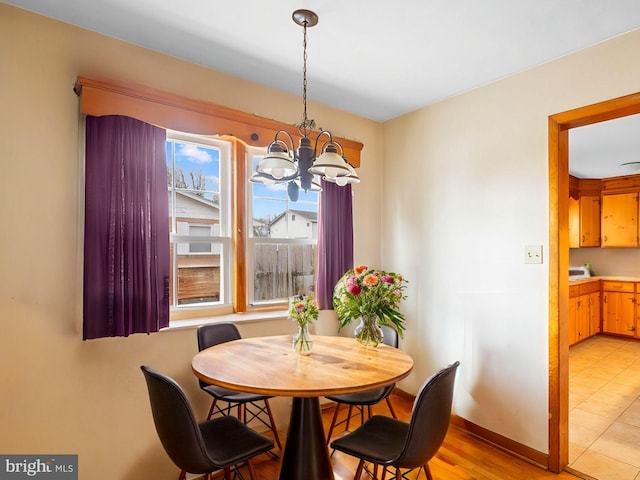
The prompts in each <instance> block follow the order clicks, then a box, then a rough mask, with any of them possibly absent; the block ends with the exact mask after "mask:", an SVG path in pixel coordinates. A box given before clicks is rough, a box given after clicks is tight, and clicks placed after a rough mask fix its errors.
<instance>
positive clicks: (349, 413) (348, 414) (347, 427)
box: [344, 405, 353, 432]
mask: <svg viewBox="0 0 640 480" xmlns="http://www.w3.org/2000/svg"><path fill="white" fill-rule="evenodd" d="M352 410H353V405H349V411H348V412H347V426H346V427H344V429H345V430H346V431H347V432H348V431H349V422H351V411H352Z"/></svg>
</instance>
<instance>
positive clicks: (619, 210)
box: [600, 192, 638, 247]
mask: <svg viewBox="0 0 640 480" xmlns="http://www.w3.org/2000/svg"><path fill="white" fill-rule="evenodd" d="M600 228H601V235H602V246H603V247H637V246H638V193H637V192H636V193H617V194H611V195H602V222H601V226H600Z"/></svg>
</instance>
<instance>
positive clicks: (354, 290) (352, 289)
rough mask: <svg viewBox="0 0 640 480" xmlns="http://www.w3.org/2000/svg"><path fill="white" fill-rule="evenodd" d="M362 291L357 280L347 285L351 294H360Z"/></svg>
mask: <svg viewBox="0 0 640 480" xmlns="http://www.w3.org/2000/svg"><path fill="white" fill-rule="evenodd" d="M361 291H362V290H361V289H360V287H359V286H358V284H357V283H355V282H354V283H350V284H348V285H347V292H349V293H350V294H351V295H358V294H359V293H360V292H361Z"/></svg>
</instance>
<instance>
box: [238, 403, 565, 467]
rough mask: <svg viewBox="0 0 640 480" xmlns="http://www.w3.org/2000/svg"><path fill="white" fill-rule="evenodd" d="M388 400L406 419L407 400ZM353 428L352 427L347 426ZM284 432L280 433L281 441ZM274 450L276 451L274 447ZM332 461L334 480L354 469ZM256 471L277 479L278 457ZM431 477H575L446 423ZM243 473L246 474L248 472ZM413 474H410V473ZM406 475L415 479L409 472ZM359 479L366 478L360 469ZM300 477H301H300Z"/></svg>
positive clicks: (338, 456)
mask: <svg viewBox="0 0 640 480" xmlns="http://www.w3.org/2000/svg"><path fill="white" fill-rule="evenodd" d="M391 401H392V403H393V406H394V409H395V411H396V414H397V415H398V417H399V418H401V419H408V418H409V415H410V412H411V406H412V404H411V402H410V401H408V400H406V399H404V398H401V397H398V396H395V395H393V396H392V400H391ZM346 411H347V408H346V407H342V409H341V412H343V413H344V414H346ZM374 413H380V414H383V415H388V414H389V412H388V410H387V409H386V406H385V405H384V402H383V404H382V405H380V406H377V407H376V408H375V409H374ZM332 414H333V408H332V407H329V408H327V409H325V410H323V419H324V424H325V431H328V427H329V423H330V421H331V416H332ZM343 428H344V426H342V427H341V429H340V430H339V431H338V432H336V435H341V434H342V433H343V430H342V429H343ZM350 429H353V427H350ZM284 437H285V434H284V433H283V434H281V439H282V440H283V444H284ZM275 452H276V453H279V452H278V451H277V450H275ZM332 462H333V465H334V473H335V480H351V479H353V475H354V472H355V469H356V465H357V460H356V459H355V458H353V457H349V456H347V455H344V454H342V453H340V452H335V453H334V455H333V456H332ZM254 465H255V468H256V474H257V477H258V479H259V480H277V478H278V472H279V458H278V459H274V458H272V457H269V456H268V455H266V454H264V455H261V456H259V457H257V458H256V459H255V461H254ZM429 466H430V468H431V473H432V474H433V478H434V480H472V479H474V480H542V479H557V480H576V478H577V477H575V476H573V475H571V474H569V473H561V474H554V473H551V472H548V471H546V470H544V469H542V468H540V467H538V466H535V465H532V464H530V463H528V462H527V461H524V460H521V459H519V458H517V457H514V456H512V455H509V454H508V453H505V452H504V451H502V450H500V449H498V448H495V447H493V446H491V445H490V444H488V443H486V442H483V441H481V440H479V439H478V438H475V437H473V436H472V435H470V434H468V433H466V432H465V431H463V430H459V429H457V428H455V427H453V426H452V427H450V428H449V432H448V433H447V437H446V438H445V441H444V444H443V446H442V448H441V449H440V451H439V452H438V453H437V455H436V456H435V458H433V459H432V460H431V461H430V462H429ZM243 474H244V477H245V478H246V479H248V478H249V475H248V472H247V473H245V472H244V469H243ZM412 475H413V476H412ZM409 478H411V479H416V478H417V477H416V476H415V475H414V474H413V472H412V474H410V475H409ZM419 478H420V479H424V478H425V477H424V474H423V473H421V474H420V477H419ZM361 479H363V480H365V479H370V477H369V476H368V475H367V474H366V473H363V474H362V476H361ZM300 480H304V479H300Z"/></svg>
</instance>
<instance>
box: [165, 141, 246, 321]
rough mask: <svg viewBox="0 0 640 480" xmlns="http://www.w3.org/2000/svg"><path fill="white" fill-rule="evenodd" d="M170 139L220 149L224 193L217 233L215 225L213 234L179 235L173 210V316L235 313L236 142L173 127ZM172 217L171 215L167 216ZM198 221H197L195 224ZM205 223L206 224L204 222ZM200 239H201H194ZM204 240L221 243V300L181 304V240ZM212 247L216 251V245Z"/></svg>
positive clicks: (172, 202)
mask: <svg viewBox="0 0 640 480" xmlns="http://www.w3.org/2000/svg"><path fill="white" fill-rule="evenodd" d="M167 140H175V141H177V142H181V143H191V144H194V145H202V146H204V147H209V148H211V147H212V148H216V149H217V150H219V152H220V179H219V181H220V184H221V187H220V196H219V207H220V209H219V217H220V218H219V219H218V222H219V234H218V235H214V234H213V233H214V230H215V229H214V228H212V229H211V230H212V235H211V236H208V237H207V236H201V237H200V236H198V237H193V236H189V235H178V234H177V233H175V232H177V229H176V227H177V219H176V216H175V210H174V211H173V212H169V215H170V218H171V219H172V228H171V232H174V233H170V234H169V242H170V244H172V245H175V248H174V249H173V255H174V258H173V262H172V263H173V271H172V272H171V274H172V276H173V281H172V285H173V289H172V290H173V291H171V292H169V294H170V295H171V297H172V300H173V301H172V307H171V319H172V320H179V319H181V318H183V317H189V316H192V315H193V312H194V311H199V313H201V314H202V315H208V314H223V313H231V312H232V311H233V305H232V294H231V288H232V285H233V276H232V275H233V268H232V265H233V261H234V259H233V248H232V238H231V190H232V185H231V170H232V144H231V143H230V142H227V141H224V140H220V139H219V138H216V137H211V136H204V135H195V134H188V133H184V132H177V131H173V130H167ZM175 191H176V190H175V189H174V190H172V196H173V197H172V201H171V205H172V206H173V208H174V209H175V205H176V198H175V197H176V194H175ZM167 220H168V219H167ZM195 224H196V223H194V225H195ZM203 225H204V224H203ZM194 238H195V239H197V240H194ZM194 242H196V243H197V242H203V243H210V244H218V245H220V252H221V255H220V258H221V261H220V300H219V301H216V302H203V303H199V304H183V305H178V262H177V255H178V248H177V246H178V244H180V243H187V244H188V243H194ZM212 250H213V251H215V250H216V247H215V246H213V245H212ZM203 254H204V255H208V254H210V253H204V252H202V253H198V252H191V253H189V255H203Z"/></svg>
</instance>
